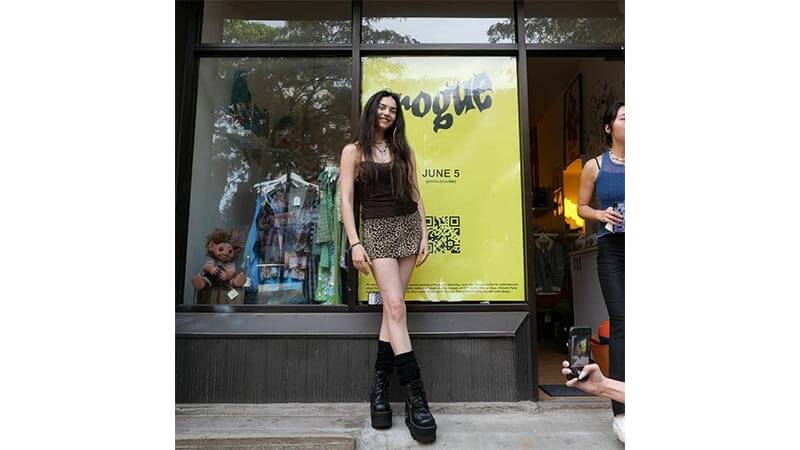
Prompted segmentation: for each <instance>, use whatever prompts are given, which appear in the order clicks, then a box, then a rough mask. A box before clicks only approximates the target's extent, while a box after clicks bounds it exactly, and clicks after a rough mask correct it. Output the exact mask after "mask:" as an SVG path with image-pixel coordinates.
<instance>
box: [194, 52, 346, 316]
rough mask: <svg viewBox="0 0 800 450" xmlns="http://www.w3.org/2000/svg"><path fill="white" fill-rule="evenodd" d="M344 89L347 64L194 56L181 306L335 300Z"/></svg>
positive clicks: (323, 60) (338, 288) (338, 284)
mask: <svg viewBox="0 0 800 450" xmlns="http://www.w3.org/2000/svg"><path fill="white" fill-rule="evenodd" d="M351 92H352V91H351V61H350V59H349V58H335V57H317V58H299V57H298V58H204V59H201V61H200V66H199V80H198V94H197V115H196V123H195V140H194V153H193V154H194V156H193V162H192V180H191V199H190V210H189V230H188V233H189V235H188V241H187V255H186V284H185V289H184V292H185V295H184V303H187V304H191V303H204V304H205V303H212V304H217V303H226V304H309V303H311V304H317V303H325V304H339V303H344V299H343V296H342V282H341V278H342V273H343V271H342V270H340V261H341V246H342V244H341V240H342V232H341V228H342V227H341V223H340V220H339V216H340V213H339V209H338V208H337V204H338V203H337V195H336V194H337V177H338V168H337V165H338V156H339V151H340V150H341V148H342V146H343V145H344V143H345V142H347V141H348V140H349V139H350V125H351V124H350V106H351ZM217 229H219V230H222V232H217V233H216V234H214V231H215V230H217ZM223 240H224V241H228V242H224V243H223V242H218V241H223ZM209 244H211V245H209ZM224 244H232V245H231V246H226V245H224ZM243 283H244V284H243Z"/></svg>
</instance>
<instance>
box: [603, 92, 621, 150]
mask: <svg viewBox="0 0 800 450" xmlns="http://www.w3.org/2000/svg"><path fill="white" fill-rule="evenodd" d="M623 106H625V102H614V103H611V104H609V105H608V108H606V113H605V114H604V115H603V125H602V127H603V129H602V131H603V137H604V138H606V144H607V145H608V146H609V147H610V146H611V144H613V143H614V140H613V139H612V138H611V133H606V125H608V128H609V129H610V130H611V131H612V132H613V131H614V125H613V124H614V121H615V120H617V112H619V109H620V108H622V107H623Z"/></svg>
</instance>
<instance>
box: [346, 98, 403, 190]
mask: <svg viewBox="0 0 800 450" xmlns="http://www.w3.org/2000/svg"><path fill="white" fill-rule="evenodd" d="M384 97H391V98H393V99H394V101H395V104H396V105H397V113H396V115H395V120H394V123H393V124H392V126H391V128H389V129H388V130H386V136H384V137H385V139H386V145H387V146H388V147H389V149H390V151H391V152H392V170H391V172H390V173H391V177H392V179H391V184H392V194H393V195H394V197H395V198H396V199H398V200H401V201H409V200H412V192H415V191H416V189H415V188H414V183H413V182H412V180H413V174H412V173H411V147H410V146H409V145H408V141H407V140H406V121H405V118H403V108H401V107H400V96H399V95H398V94H395V93H394V92H389V91H387V90H380V91H378V92H376V93H374V94H373V95H372V97H370V98H369V100H367V104H366V106H364V111H363V112H362V113H361V120H359V122H358V131H357V132H356V136H357V138H358V139H357V142H358V144H357V145H358V147H359V148H360V150H361V151H362V152H363V154H364V160H366V161H374V158H373V156H374V155H373V151H372V147H373V146H374V145H375V128H377V126H378V105H379V104H380V101H381V99H382V98H384ZM377 177H378V170H377V167H375V165H374V164H366V165H363V166H362V165H360V164H359V173H358V178H360V179H361V180H363V181H371V180H375V179H377Z"/></svg>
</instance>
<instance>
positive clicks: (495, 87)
mask: <svg viewBox="0 0 800 450" xmlns="http://www.w3.org/2000/svg"><path fill="white" fill-rule="evenodd" d="M384 88H385V89H388V90H390V91H394V92H397V93H398V94H400V98H401V108H402V109H403V114H404V116H405V120H406V125H407V130H406V134H407V138H408V142H409V143H410V145H411V147H412V148H413V149H414V152H415V153H416V155H417V166H418V167H417V178H418V180H419V184H420V193H421V195H422V199H423V200H424V202H425V208H426V214H427V218H426V223H427V227H428V240H429V245H430V251H431V252H430V256H429V257H428V261H427V262H426V263H425V264H423V265H422V266H421V267H418V268H416V269H415V271H414V274H413V276H412V278H411V282H410V284H409V286H408V290H407V292H406V300H411V301H414V300H417V301H420V300H421V301H441V302H459V301H523V300H524V271H523V269H524V266H523V238H522V198H521V174H520V150H519V148H520V145H519V120H518V112H519V109H518V104H517V102H518V96H517V63H516V60H515V58H513V57H452V56H447V57H444V56H436V57H368V58H364V59H363V81H362V92H361V98H362V102H366V100H367V99H369V97H370V96H371V95H372V94H373V93H374V92H376V91H378V90H380V89H384ZM362 106H363V103H362ZM358 298H359V301H362V302H367V301H369V303H375V302H376V300H377V299H378V298H379V297H378V289H377V286H376V284H375V280H374V278H372V276H363V275H359V292H358Z"/></svg>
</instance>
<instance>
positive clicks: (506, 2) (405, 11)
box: [361, 0, 515, 44]
mask: <svg viewBox="0 0 800 450" xmlns="http://www.w3.org/2000/svg"><path fill="white" fill-rule="evenodd" d="M513 7H514V5H513V2H512V1H511V0H496V1H466V2H452V1H419V2H416V1H414V2H396V1H385V0H366V1H365V2H364V8H363V20H362V22H361V27H362V28H361V34H362V41H363V42H364V43H365V44H434V43H493V44H501V43H506V44H507V43H514V42H515V41H514V27H513V22H514V21H513V16H514V11H513Z"/></svg>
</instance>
